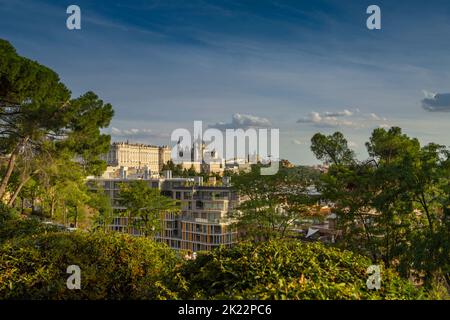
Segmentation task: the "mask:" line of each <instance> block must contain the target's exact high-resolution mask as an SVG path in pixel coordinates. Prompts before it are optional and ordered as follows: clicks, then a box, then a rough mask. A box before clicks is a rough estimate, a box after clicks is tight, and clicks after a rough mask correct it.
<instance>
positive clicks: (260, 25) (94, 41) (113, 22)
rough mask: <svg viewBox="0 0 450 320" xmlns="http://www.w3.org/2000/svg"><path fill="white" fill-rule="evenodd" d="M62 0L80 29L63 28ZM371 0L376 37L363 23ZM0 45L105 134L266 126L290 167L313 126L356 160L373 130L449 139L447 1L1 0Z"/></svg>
mask: <svg viewBox="0 0 450 320" xmlns="http://www.w3.org/2000/svg"><path fill="white" fill-rule="evenodd" d="M70 4H76V5H78V6H80V8H81V15H82V20H81V26H82V29H81V30H75V31H69V30H67V28H66V18H67V14H66V8H67V6H68V5H70ZM371 4H376V5H378V6H380V8H381V15H382V22H381V23H382V29H381V30H373V31H370V30H368V29H367V28H366V19H367V17H368V15H367V14H366V8H367V7H368V6H369V5H371ZM0 38H4V39H7V40H9V41H10V42H11V43H12V44H13V45H14V46H15V47H16V48H17V50H18V52H19V53H20V54H21V55H24V56H27V57H29V58H31V59H34V60H37V61H39V62H41V63H42V64H45V65H47V66H49V67H51V68H52V69H54V70H55V71H56V72H57V73H58V74H59V75H60V77H61V78H62V80H63V81H64V83H66V85H67V86H68V87H69V88H70V89H71V90H72V92H73V95H74V96H77V95H80V94H82V93H83V92H85V91H87V90H93V91H94V92H96V93H97V94H98V95H99V96H101V97H102V98H103V99H104V100H105V101H107V102H111V103H112V104H113V106H114V109H115V111H116V116H115V118H114V120H113V122H112V125H111V128H109V132H111V134H112V135H113V138H114V139H116V140H124V139H129V140H137V141H141V142H146V143H152V144H170V139H169V137H170V134H171V132H172V130H174V129H175V128H180V127H181V128H187V129H190V130H192V127H193V121H194V120H202V121H203V123H204V125H205V127H206V126H208V125H213V124H217V123H219V126H223V127H226V126H228V127H236V126H239V125H240V124H242V123H245V124H250V125H251V124H252V123H253V124H255V125H258V124H267V122H270V123H271V125H272V126H273V127H274V128H279V129H280V137H281V144H280V153H281V156H282V157H284V158H288V159H289V160H291V161H293V162H295V163H302V164H312V163H315V162H316V161H315V159H314V156H313V155H312V153H311V152H310V151H309V140H310V138H311V136H312V135H313V134H314V133H316V132H318V131H320V132H324V133H332V132H334V131H337V130H339V131H342V132H343V133H344V134H345V135H346V137H347V138H348V140H349V141H350V142H351V145H352V146H353V147H354V148H355V150H356V151H357V153H358V155H359V156H360V157H364V156H365V155H366V154H365V149H364V142H365V141H367V140H368V137H369V135H370V133H371V131H372V130H373V129H374V128H376V127H380V126H382V127H387V126H393V125H396V126H400V127H402V128H403V129H404V131H405V132H406V133H408V134H410V135H412V136H416V137H419V138H420V139H421V141H422V142H423V143H426V142H430V141H434V142H438V143H442V144H445V145H448V144H450V143H449V142H450V141H449V140H450V135H449V123H450V113H449V112H448V111H450V95H449V94H448V93H449V92H450V54H449V52H450V42H449V41H448V39H449V38H450V2H448V1H432V0H430V1H426V2H424V1H412V0H411V1H378V0H377V1H320V0H319V1H300V0H297V1H281V0H280V1H265V0H260V1H206V0H203V1H162V0H161V1H95V2H94V1H78V0H74V1H29V0H16V1H14V0H0Z"/></svg>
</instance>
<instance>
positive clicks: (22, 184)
mask: <svg viewBox="0 0 450 320" xmlns="http://www.w3.org/2000/svg"><path fill="white" fill-rule="evenodd" d="M30 179H31V176H28V177H26V178H25V179H23V180H22V181H21V182H20V184H19V186H18V187H17V188H16V191H14V193H13V195H12V196H11V199H9V202H8V206H9V207H12V206H13V204H14V201H16V198H17V196H18V195H19V193H20V191H21V190H22V188H23V186H24V185H25V184H26V183H27V182H28V181H29V180H30Z"/></svg>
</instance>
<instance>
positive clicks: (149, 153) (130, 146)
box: [103, 141, 171, 172]
mask: <svg viewBox="0 0 450 320" xmlns="http://www.w3.org/2000/svg"><path fill="white" fill-rule="evenodd" d="M103 159H104V160H105V161H106V163H107V165H108V166H111V167H129V168H144V167H147V168H148V169H149V170H150V171H151V172H161V170H162V166H163V165H164V164H165V163H167V161H169V160H170V159H171V150H170V148H169V147H168V146H152V145H146V144H139V143H129V142H128V141H127V142H114V143H112V144H111V146H110V149H109V151H108V153H107V154H106V155H104V156H103Z"/></svg>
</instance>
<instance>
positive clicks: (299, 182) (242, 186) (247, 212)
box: [231, 165, 317, 240]
mask: <svg viewBox="0 0 450 320" xmlns="http://www.w3.org/2000/svg"><path fill="white" fill-rule="evenodd" d="M304 173H305V171H304V170H299V169H296V168H292V169H288V168H280V170H279V171H278V172H277V173H276V174H274V175H261V174H260V166H258V165H254V166H252V168H251V170H250V171H249V172H241V173H239V174H236V175H234V176H233V177H232V182H233V189H234V190H235V191H236V192H237V193H239V195H240V196H241V199H242V202H241V204H240V205H239V207H238V208H237V210H236V211H235V212H233V213H232V214H231V216H232V218H234V219H236V220H237V223H236V225H237V227H238V228H239V229H240V230H241V231H243V232H245V236H246V237H248V238H252V239H255V240H268V239H272V238H278V237H285V236H286V233H287V231H288V228H289V227H290V226H291V225H292V223H293V222H294V221H296V220H297V219H300V218H301V217H302V216H305V215H309V214H310V206H311V205H313V204H314V203H315V202H316V201H317V199H315V198H314V197H311V196H309V195H308V194H307V191H308V187H309V186H311V184H312V180H311V177H310V176H308V175H304Z"/></svg>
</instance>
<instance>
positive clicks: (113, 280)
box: [0, 232, 178, 300]
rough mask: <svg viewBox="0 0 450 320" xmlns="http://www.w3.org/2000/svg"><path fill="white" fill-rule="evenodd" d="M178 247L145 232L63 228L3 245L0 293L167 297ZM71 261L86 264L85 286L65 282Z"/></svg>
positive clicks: (27, 296) (52, 296) (1, 295)
mask: <svg viewBox="0 0 450 320" xmlns="http://www.w3.org/2000/svg"><path fill="white" fill-rule="evenodd" d="M177 263H178V259H177V257H176V255H175V252H174V251H173V250H171V249H170V248H168V247H167V246H165V245H163V244H159V243H156V242H153V241H150V240H148V239H145V238H139V237H132V236H129V235H124V234H104V233H101V232H96V233H87V232H73V233H67V232H59V233H47V234H37V235H34V236H30V237H26V238H20V239H14V240H10V241H7V242H5V243H3V244H2V245H1V246H0V299H58V300H59V299H63V300H66V299H94V300H95V299H113V300H114V299H167V298H174V297H176V295H175V293H173V292H171V291H170V290H168V289H167V288H166V287H165V285H164V281H165V279H166V278H168V277H169V276H170V275H169V272H170V271H171V270H172V269H173V268H174V267H175V265H176V264H177ZM69 265H78V266H79V267H80V269H81V290H69V289H68V288H67V286H66V281H67V278H68V277H69V274H67V273H66V269H67V267H68V266H69Z"/></svg>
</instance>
